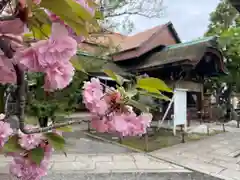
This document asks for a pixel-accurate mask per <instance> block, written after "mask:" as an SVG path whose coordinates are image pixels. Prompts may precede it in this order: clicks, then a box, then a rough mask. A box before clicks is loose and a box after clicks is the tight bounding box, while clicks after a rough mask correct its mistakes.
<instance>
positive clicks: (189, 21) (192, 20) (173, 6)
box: [131, 0, 220, 41]
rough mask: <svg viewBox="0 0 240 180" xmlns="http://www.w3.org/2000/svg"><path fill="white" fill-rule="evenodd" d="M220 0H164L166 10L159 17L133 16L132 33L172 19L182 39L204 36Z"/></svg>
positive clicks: (188, 39) (187, 39)
mask: <svg viewBox="0 0 240 180" xmlns="http://www.w3.org/2000/svg"><path fill="white" fill-rule="evenodd" d="M219 1H220V0H201V1H200V0H164V6H165V7H166V8H165V12H164V15H163V17H161V18H159V19H156V18H155V19H149V18H145V17H140V16H133V17H131V19H132V20H133V21H134V24H135V29H134V31H133V33H132V34H135V33H137V32H141V31H144V30H146V29H149V28H151V27H154V26H157V25H160V24H163V23H165V22H168V21H172V23H173V25H174V27H175V29H176V31H177V32H178V34H179V36H180V38H181V40H182V41H190V40H193V39H196V38H198V37H201V36H203V34H204V32H205V31H206V30H207V26H208V24H209V14H210V13H211V12H212V11H213V10H214V9H215V8H216V6H217V5H218V3H219Z"/></svg>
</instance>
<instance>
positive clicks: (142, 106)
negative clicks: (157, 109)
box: [126, 99, 149, 112]
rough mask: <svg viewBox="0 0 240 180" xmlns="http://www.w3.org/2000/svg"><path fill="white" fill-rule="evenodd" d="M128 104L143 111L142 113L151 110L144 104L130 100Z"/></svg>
mask: <svg viewBox="0 0 240 180" xmlns="http://www.w3.org/2000/svg"><path fill="white" fill-rule="evenodd" d="M126 104H127V105H130V106H133V107H135V108H137V109H139V110H141V111H142V112H148V110H149V109H148V107H147V106H145V105H143V104H141V103H139V102H137V101H135V100H132V99H130V100H129V101H128V102H127V103H126Z"/></svg>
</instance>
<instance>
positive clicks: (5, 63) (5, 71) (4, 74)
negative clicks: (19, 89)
mask: <svg viewBox="0 0 240 180" xmlns="http://www.w3.org/2000/svg"><path fill="white" fill-rule="evenodd" d="M0 72H1V73H0V83H1V84H6V83H10V84H14V83H16V80H17V77H16V72H15V69H14V67H13V62H12V60H11V59H8V58H6V57H5V56H3V55H0Z"/></svg>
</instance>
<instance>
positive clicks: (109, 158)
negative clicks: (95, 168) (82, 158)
mask: <svg viewBox="0 0 240 180" xmlns="http://www.w3.org/2000/svg"><path fill="white" fill-rule="evenodd" d="M91 159H92V161H94V162H109V161H112V160H113V157H112V156H111V155H110V156H109V155H93V156H91Z"/></svg>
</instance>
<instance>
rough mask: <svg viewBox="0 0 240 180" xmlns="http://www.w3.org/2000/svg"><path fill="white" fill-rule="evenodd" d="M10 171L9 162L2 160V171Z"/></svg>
mask: <svg viewBox="0 0 240 180" xmlns="http://www.w3.org/2000/svg"><path fill="white" fill-rule="evenodd" d="M8 172H9V163H8V162H1V163H0V173H8Z"/></svg>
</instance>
